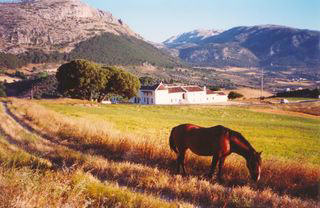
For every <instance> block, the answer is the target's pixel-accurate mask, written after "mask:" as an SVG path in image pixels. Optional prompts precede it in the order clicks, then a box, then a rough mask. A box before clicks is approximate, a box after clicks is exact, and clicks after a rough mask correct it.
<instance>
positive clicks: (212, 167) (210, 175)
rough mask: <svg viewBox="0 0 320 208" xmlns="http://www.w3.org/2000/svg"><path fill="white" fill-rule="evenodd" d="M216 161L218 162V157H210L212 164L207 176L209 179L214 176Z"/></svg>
mask: <svg viewBox="0 0 320 208" xmlns="http://www.w3.org/2000/svg"><path fill="white" fill-rule="evenodd" d="M218 161H219V157H218V156H215V155H213V157H212V162H211V167H210V171H209V175H208V177H209V178H212V176H213V174H214V171H215V170H216V168H217V165H218Z"/></svg>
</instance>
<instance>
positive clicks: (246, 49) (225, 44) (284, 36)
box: [164, 25, 320, 69]
mask: <svg viewBox="0 0 320 208" xmlns="http://www.w3.org/2000/svg"><path fill="white" fill-rule="evenodd" d="M319 40H320V31H312V30H303V29H297V28H290V27H285V26H279V25H258V26H252V27H245V26H241V27H235V28H231V29H230V30H226V31H224V32H222V33H219V34H217V35H213V36H210V37H207V38H204V39H201V40H199V41H197V42H196V41H193V42H192V44H190V41H189V42H187V43H185V44H182V43H181V42H180V41H177V42H175V41H173V42H172V41H171V42H169V43H168V41H165V42H164V44H165V45H166V46H167V47H168V48H170V49H171V50H173V51H175V52H176V54H178V56H179V57H180V58H181V59H183V60H185V61H186V62H188V63H191V64H193V65H197V66H239V67H267V68H284V69H285V68H290V67H296V68H315V69H319V68H320V42H319ZM177 50H178V52H177Z"/></svg>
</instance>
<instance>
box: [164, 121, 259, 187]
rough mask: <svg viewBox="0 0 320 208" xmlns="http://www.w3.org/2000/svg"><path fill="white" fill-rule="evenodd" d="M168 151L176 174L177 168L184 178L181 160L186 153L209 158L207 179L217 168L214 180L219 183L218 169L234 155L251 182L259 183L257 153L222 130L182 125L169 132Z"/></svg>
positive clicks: (182, 160) (238, 137)
mask: <svg viewBox="0 0 320 208" xmlns="http://www.w3.org/2000/svg"><path fill="white" fill-rule="evenodd" d="M169 143H170V148H171V149H172V150H173V151H174V152H175V153H176V154H177V156H178V158H177V172H178V173H179V172H180V166H181V167H182V171H183V173H184V174H185V169H184V156H185V153H186V151H187V149H190V150H191V151H192V152H193V153H195V154H197V155H201V156H213V157H212V164H211V168H210V171H209V177H210V178H211V177H212V175H213V174H214V172H215V169H216V167H217V166H218V167H219V169H218V180H221V176H222V172H221V169H222V166H223V164H224V161H225V159H226V157H227V156H228V155H230V154H231V153H233V152H234V153H237V154H239V155H241V156H243V157H244V158H245V159H246V161H247V167H248V169H249V172H250V175H251V178H252V179H253V180H254V181H258V180H259V179H260V173H261V152H260V153H258V152H256V151H255V149H254V148H253V147H252V146H251V145H250V143H249V142H248V141H247V140H246V139H245V138H244V137H243V136H242V135H241V134H240V133H239V132H236V131H233V130H231V129H228V128H226V127H224V126H214V127H210V128H203V127H200V126H197V125H193V124H182V125H179V126H176V127H174V128H173V129H172V130H171V135H170V139H169Z"/></svg>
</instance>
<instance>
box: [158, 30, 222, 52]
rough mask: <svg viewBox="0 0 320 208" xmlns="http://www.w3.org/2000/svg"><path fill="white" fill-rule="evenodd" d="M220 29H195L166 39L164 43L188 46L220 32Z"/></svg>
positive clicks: (180, 46)
mask: <svg viewBox="0 0 320 208" xmlns="http://www.w3.org/2000/svg"><path fill="white" fill-rule="evenodd" d="M221 32H222V31H219V30H205V29H202V30H194V31H191V32H186V33H182V34H180V35H177V36H172V37H171V38H169V39H167V40H165V41H164V42H163V44H164V45H165V46H167V47H169V48H186V47H190V46H195V45H197V44H199V43H200V42H201V41H203V40H204V39H206V38H209V37H212V36H215V35H218V34H220V33H221Z"/></svg>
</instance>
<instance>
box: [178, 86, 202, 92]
mask: <svg viewBox="0 0 320 208" xmlns="http://www.w3.org/2000/svg"><path fill="white" fill-rule="evenodd" d="M183 89H185V90H186V91H188V92H202V91H203V88H201V87H199V86H186V87H183Z"/></svg>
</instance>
